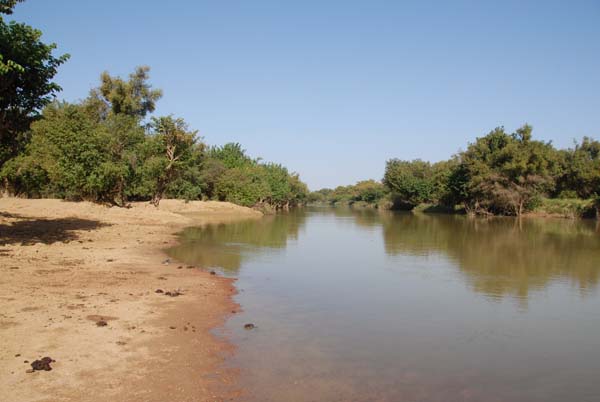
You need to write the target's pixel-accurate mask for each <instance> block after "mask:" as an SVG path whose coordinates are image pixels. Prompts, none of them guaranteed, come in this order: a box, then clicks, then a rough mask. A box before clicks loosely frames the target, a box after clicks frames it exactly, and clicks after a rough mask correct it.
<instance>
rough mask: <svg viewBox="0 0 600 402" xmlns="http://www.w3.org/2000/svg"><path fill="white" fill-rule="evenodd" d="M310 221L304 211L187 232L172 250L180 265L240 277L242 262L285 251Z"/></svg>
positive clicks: (189, 229) (207, 226)
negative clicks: (267, 250) (263, 252)
mask: <svg viewBox="0 0 600 402" xmlns="http://www.w3.org/2000/svg"><path fill="white" fill-rule="evenodd" d="M305 220H306V212H305V211H304V210H303V209H299V210H295V211H294V212H290V213H288V214H285V215H284V214H280V215H268V216H265V217H263V218H262V219H259V220H256V219H249V220H243V221H238V222H232V223H219V224H207V225H205V226H202V227H190V228H186V229H185V230H184V231H183V233H182V234H181V237H180V238H181V243H180V244H179V245H178V246H176V247H174V248H172V249H171V250H169V254H170V255H171V256H173V257H174V258H176V259H177V260H179V261H184V262H186V263H187V264H193V265H197V266H200V267H205V268H221V269H223V270H224V271H225V272H226V273H228V274H236V273H237V272H238V271H239V269H240V266H241V264H242V262H243V261H244V260H245V259H248V258H250V257H251V256H252V255H253V252H254V251H256V250H257V249H261V248H272V249H278V248H285V247H286V246H287V244H288V242H289V241H293V240H295V239H297V238H298V233H299V232H300V231H301V230H302V227H303V226H304V222H305Z"/></svg>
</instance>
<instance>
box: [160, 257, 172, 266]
mask: <svg viewBox="0 0 600 402" xmlns="http://www.w3.org/2000/svg"><path fill="white" fill-rule="evenodd" d="M162 263H163V265H169V264H170V263H171V259H170V258H167V259H166V260H164V261H163V262H162Z"/></svg>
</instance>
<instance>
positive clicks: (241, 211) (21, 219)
mask: <svg viewBox="0 0 600 402" xmlns="http://www.w3.org/2000/svg"><path fill="white" fill-rule="evenodd" d="M259 216H260V213H258V212H256V211H253V210H250V209H247V208H243V207H239V206H235V205H232V204H228V203H218V202H191V203H187V204H186V203H183V202H180V201H172V200H165V201H163V202H162V203H161V206H160V208H159V209H156V208H154V207H152V206H150V205H148V204H146V203H136V204H134V205H133V206H132V208H129V209H123V208H108V207H104V206H100V205H95V204H91V203H84V202H81V203H70V202H63V201H59V200H23V199H14V198H1V199H0V400H2V401H11V402H25V401H28V402H29V401H48V402H49V401H53V402H54V401H82V402H85V401H95V402H96V401H111V402H120V401H123V402H125V401H127V402H135V401H149V402H150V401H178V402H184V401H222V400H229V399H231V398H234V397H235V396H236V395H237V394H238V390H236V387H235V378H236V373H235V371H234V370H232V369H224V368H223V366H222V362H223V359H224V358H225V357H226V356H227V354H228V353H231V352H232V346H231V345H229V344H228V343H227V342H226V341H225V340H224V339H220V338H217V337H215V336H214V335H213V334H212V333H211V329H213V328H215V327H218V326H220V325H221V324H222V323H223V322H224V320H225V319H226V318H227V317H228V315H229V314H233V313H232V311H235V310H236V309H237V308H238V306H236V305H235V304H234V302H233V300H232V297H231V296H232V295H233V293H234V292H235V289H234V287H233V283H232V281H231V280H229V279H225V278H220V277H218V276H214V275H210V274H209V273H208V272H205V271H203V270H201V269H199V268H201V267H188V266H185V265H182V264H180V263H178V262H177V261H172V262H170V263H169V264H165V263H164V261H165V260H166V258H167V257H166V255H165V254H164V252H163V251H162V250H163V249H165V248H166V247H168V246H169V245H170V244H173V242H175V241H176V237H175V233H176V232H177V231H179V230H180V229H182V228H183V227H185V226H189V225H199V224H203V223H207V222H223V221H229V220H235V219H250V218H257V217H259ZM157 289H161V290H163V292H167V291H174V290H179V291H180V292H181V293H182V295H180V296H177V297H169V296H167V295H165V293H156V290H157ZM98 321H104V322H106V324H107V325H104V326H98V325H97V323H98ZM44 356H50V357H51V358H52V359H54V360H56V361H55V362H54V363H52V364H51V366H52V371H36V372H34V373H27V372H26V371H27V370H28V369H31V366H30V363H31V362H32V361H34V360H36V359H40V358H42V357H44ZM25 361H27V363H26V362H25Z"/></svg>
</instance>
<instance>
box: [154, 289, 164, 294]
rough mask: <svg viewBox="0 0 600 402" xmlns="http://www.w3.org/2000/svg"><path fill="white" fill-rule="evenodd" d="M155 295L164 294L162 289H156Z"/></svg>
mask: <svg viewBox="0 0 600 402" xmlns="http://www.w3.org/2000/svg"><path fill="white" fill-rule="evenodd" d="M154 293H164V292H163V290H162V289H156V290H155V291H154Z"/></svg>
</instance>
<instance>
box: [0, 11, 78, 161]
mask: <svg viewBox="0 0 600 402" xmlns="http://www.w3.org/2000/svg"><path fill="white" fill-rule="evenodd" d="M16 3H17V1H15V0H8V1H7V0H3V1H2V2H1V3H0V167H1V166H2V165H3V164H4V162H6V161H7V160H8V159H9V158H10V157H13V156H16V155H17V154H18V153H19V152H21V151H22V150H23V148H24V146H25V144H26V143H27V141H28V139H29V136H28V134H27V131H28V130H29V126H30V124H31V123H32V122H33V121H35V120H36V119H38V118H39V117H40V111H41V109H42V108H43V107H44V106H45V105H47V104H48V103H50V102H51V101H52V99H54V97H55V95H56V93H57V92H59V91H60V90H61V88H60V86H59V85H58V84H56V83H55V82H53V81H52V80H53V79H54V76H55V75H56V73H57V71H58V67H59V66H60V65H61V64H63V63H64V62H65V61H67V59H68V58H69V55H67V54H65V55H62V56H59V57H55V56H54V55H53V54H52V53H53V51H54V49H56V44H54V43H52V44H45V43H44V42H42V41H41V37H42V32H41V31H39V30H37V29H34V28H32V27H30V26H29V25H26V24H22V23H17V22H14V21H11V22H9V23H6V22H5V21H4V18H3V17H2V16H1V14H11V13H12V10H13V7H14V6H15V5H16Z"/></svg>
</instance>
